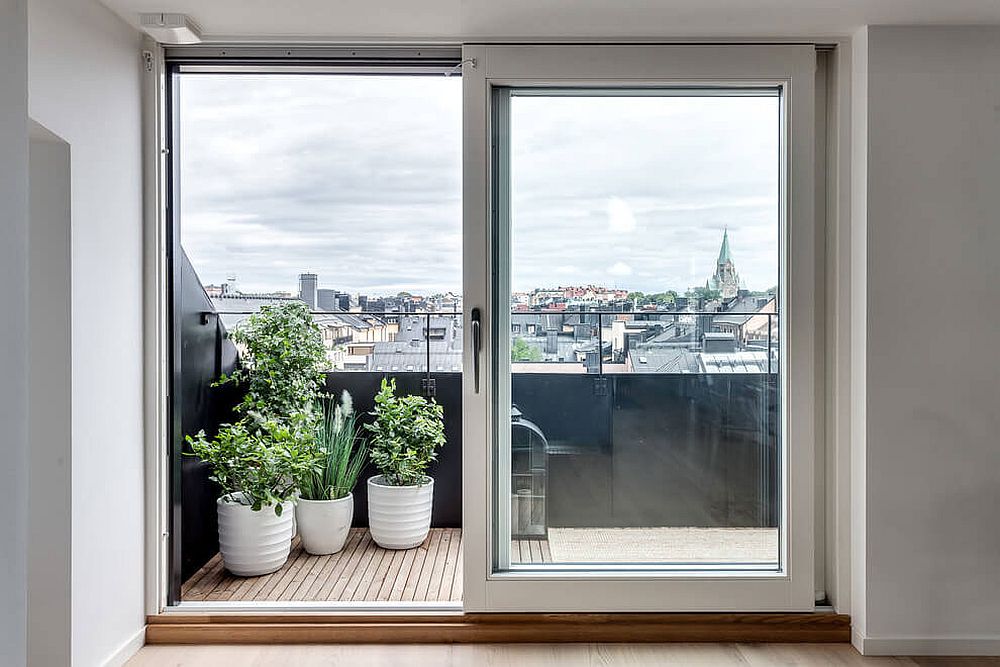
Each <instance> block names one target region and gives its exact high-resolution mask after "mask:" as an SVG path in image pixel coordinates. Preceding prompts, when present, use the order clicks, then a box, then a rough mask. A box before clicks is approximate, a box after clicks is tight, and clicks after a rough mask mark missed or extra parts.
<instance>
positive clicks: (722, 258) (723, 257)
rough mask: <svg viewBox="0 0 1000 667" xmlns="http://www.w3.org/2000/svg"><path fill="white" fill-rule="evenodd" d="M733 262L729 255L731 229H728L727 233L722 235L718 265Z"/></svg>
mask: <svg viewBox="0 0 1000 667" xmlns="http://www.w3.org/2000/svg"><path fill="white" fill-rule="evenodd" d="M731 261H733V258H732V257H731V256H730V255H729V228H728V227H726V231H724V232H723V233H722V247H721V248H720V249H719V262H718V264H719V265H720V266H721V265H723V264H725V263H726V262H731Z"/></svg>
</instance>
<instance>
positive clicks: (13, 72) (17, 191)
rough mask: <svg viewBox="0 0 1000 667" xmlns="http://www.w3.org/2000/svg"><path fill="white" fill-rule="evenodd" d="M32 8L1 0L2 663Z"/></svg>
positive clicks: (18, 377)
mask: <svg viewBox="0 0 1000 667" xmlns="http://www.w3.org/2000/svg"><path fill="white" fill-rule="evenodd" d="M26 34H27V12H26V10H25V3H24V0H0V91H2V92H0V238H2V242H0V287H2V289H0V457H2V464H0V489H2V490H3V508H2V510H0V600H2V601H3V603H2V604H0V664H4V665H19V664H21V663H23V662H24V660H25V653H26V650H27V639H26V638H27V632H26V631H27V620H26V619H27V612H26V596H27V587H26V581H27V565H26V554H27V525H28V522H27V515H28V423H27V395H28V364H27V359H28V350H27V315H28V311H27V303H28V302H27V293H28V261H27V258H28V115H27V76H28V49H27V42H26V40H25V35H26Z"/></svg>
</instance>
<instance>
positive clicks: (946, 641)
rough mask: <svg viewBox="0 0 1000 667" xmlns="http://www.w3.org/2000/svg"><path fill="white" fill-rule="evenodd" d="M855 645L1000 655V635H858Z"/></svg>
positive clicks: (868, 650) (870, 649) (864, 649)
mask: <svg viewBox="0 0 1000 667" xmlns="http://www.w3.org/2000/svg"><path fill="white" fill-rule="evenodd" d="M854 646H855V648H857V649H858V650H859V651H860V652H861V653H862V654H864V655H930V656H1000V636H991V637H865V636H855V638H854Z"/></svg>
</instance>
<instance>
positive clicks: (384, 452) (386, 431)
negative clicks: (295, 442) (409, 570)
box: [365, 379, 445, 549]
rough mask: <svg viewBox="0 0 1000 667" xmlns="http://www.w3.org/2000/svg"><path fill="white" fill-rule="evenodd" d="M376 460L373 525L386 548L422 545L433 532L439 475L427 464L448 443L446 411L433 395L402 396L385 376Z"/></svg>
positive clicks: (374, 428) (375, 426)
mask: <svg viewBox="0 0 1000 667" xmlns="http://www.w3.org/2000/svg"><path fill="white" fill-rule="evenodd" d="M371 415H372V417H373V418H374V419H373V421H372V423H370V424H365V428H366V429H367V430H368V431H369V433H370V434H371V453H370V457H371V461H372V463H374V464H375V466H376V467H377V468H378V469H379V472H380V473H381V474H379V475H375V476H374V477H371V478H369V480H368V525H369V529H370V530H371V534H372V539H373V540H375V542H376V543H377V544H378V545H379V546H381V547H384V548H386V549H410V548H412V547H415V546H418V545H419V544H421V543H422V542H423V541H424V540H425V539H426V538H427V533H428V532H429V531H430V524H431V509H432V507H433V500H434V480H433V479H432V478H431V477H429V476H428V475H427V468H428V466H430V464H431V463H432V462H434V461H435V460H436V459H437V450H438V449H440V448H441V447H443V446H444V444H445V437H444V410H443V409H442V407H441V406H440V405H438V404H437V402H436V401H434V400H433V399H427V398H424V397H423V396H398V395H397V394H396V381H395V380H394V379H393V380H385V379H383V380H382V385H381V388H380V390H379V393H378V394H377V395H376V396H375V410H374V411H373V412H372V413H371Z"/></svg>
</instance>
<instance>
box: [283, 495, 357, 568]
mask: <svg viewBox="0 0 1000 667" xmlns="http://www.w3.org/2000/svg"><path fill="white" fill-rule="evenodd" d="M353 519H354V494H353V493H348V494H347V495H346V496H345V497H343V498H338V499H337V500H306V499H305V498H299V499H298V500H297V501H296V503H295V520H296V522H297V523H298V527H299V537H300V538H301V539H302V548H303V549H305V550H306V551H307V552H308V553H311V554H313V555H316V556H320V555H325V554H335V553H337V552H338V551H340V550H341V549H343V548H344V543H345V542H347V535H348V533H349V532H350V530H351V521H352V520H353Z"/></svg>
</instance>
